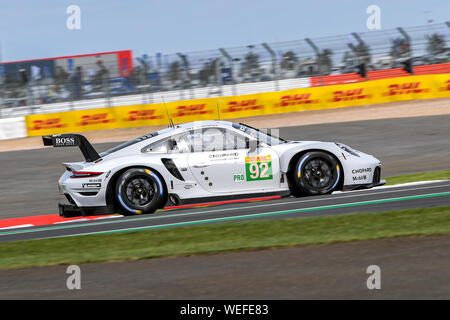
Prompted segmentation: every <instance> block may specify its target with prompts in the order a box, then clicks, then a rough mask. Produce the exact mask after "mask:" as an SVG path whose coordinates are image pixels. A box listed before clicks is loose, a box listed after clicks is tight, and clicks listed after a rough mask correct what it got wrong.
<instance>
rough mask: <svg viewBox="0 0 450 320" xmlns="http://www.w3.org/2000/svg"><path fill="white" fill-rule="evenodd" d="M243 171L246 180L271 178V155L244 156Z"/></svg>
mask: <svg viewBox="0 0 450 320" xmlns="http://www.w3.org/2000/svg"><path fill="white" fill-rule="evenodd" d="M245 172H246V178H247V181H258V180H272V179H273V176H272V158H271V156H270V155H269V156H257V157H246V158H245Z"/></svg>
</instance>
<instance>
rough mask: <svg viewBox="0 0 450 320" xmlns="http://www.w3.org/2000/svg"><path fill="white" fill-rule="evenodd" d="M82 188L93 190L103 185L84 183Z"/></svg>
mask: <svg viewBox="0 0 450 320" xmlns="http://www.w3.org/2000/svg"><path fill="white" fill-rule="evenodd" d="M81 187H83V188H87V189H91V188H101V187H102V184H101V183H83V184H82V185H81Z"/></svg>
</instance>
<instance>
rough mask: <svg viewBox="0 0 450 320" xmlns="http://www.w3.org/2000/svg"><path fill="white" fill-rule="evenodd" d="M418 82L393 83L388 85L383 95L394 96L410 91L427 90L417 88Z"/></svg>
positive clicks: (426, 90) (425, 89)
mask: <svg viewBox="0 0 450 320" xmlns="http://www.w3.org/2000/svg"><path fill="white" fill-rule="evenodd" d="M419 87H420V82H405V83H395V84H391V85H389V86H388V92H384V93H383V96H395V95H402V94H410V93H422V92H428V91H430V89H428V88H423V89H422V88H419Z"/></svg>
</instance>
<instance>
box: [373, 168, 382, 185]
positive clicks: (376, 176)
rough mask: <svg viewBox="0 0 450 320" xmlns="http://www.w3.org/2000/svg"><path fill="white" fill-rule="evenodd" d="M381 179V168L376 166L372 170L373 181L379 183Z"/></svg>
mask: <svg viewBox="0 0 450 320" xmlns="http://www.w3.org/2000/svg"><path fill="white" fill-rule="evenodd" d="M380 179H381V168H380V167H376V168H375V171H374V172H373V183H380Z"/></svg>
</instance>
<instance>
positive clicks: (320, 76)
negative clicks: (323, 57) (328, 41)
mask: <svg viewBox="0 0 450 320" xmlns="http://www.w3.org/2000/svg"><path fill="white" fill-rule="evenodd" d="M305 41H306V43H307V44H309V46H310V47H311V48H312V49H313V50H314V53H315V54H316V59H317V62H316V63H317V67H318V68H319V70H318V71H319V79H320V86H323V79H322V68H321V66H320V51H319V48H318V47H317V46H316V45H315V44H314V42H312V40H311V39H309V38H306V39H305Z"/></svg>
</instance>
